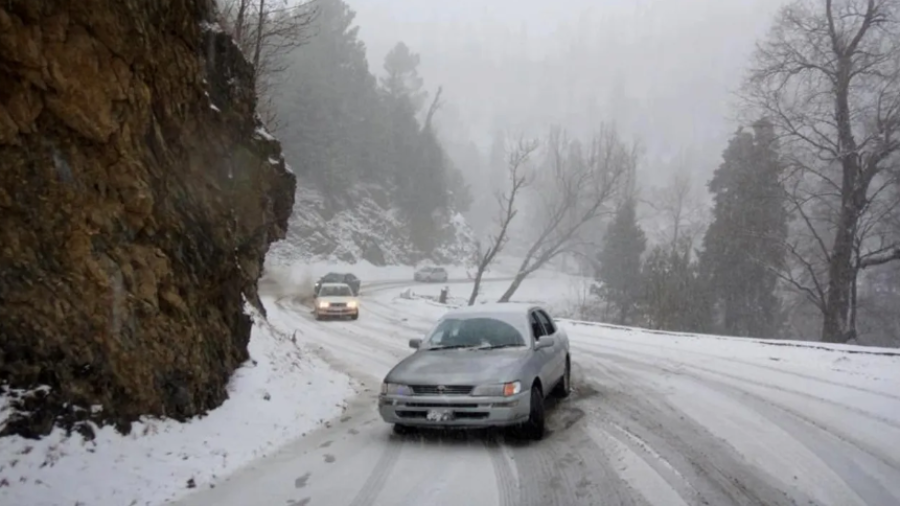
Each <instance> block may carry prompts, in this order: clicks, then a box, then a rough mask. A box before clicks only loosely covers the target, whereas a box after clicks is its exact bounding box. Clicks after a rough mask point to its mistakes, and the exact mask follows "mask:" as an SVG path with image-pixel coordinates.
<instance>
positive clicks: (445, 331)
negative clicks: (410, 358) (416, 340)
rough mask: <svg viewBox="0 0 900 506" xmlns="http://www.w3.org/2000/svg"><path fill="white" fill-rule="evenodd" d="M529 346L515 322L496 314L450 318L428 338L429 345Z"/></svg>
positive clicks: (454, 346) (434, 346)
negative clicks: (502, 318) (504, 319)
mask: <svg viewBox="0 0 900 506" xmlns="http://www.w3.org/2000/svg"><path fill="white" fill-rule="evenodd" d="M501 346H502V347H506V346H525V339H523V338H522V333H521V332H520V331H519V330H518V329H516V328H515V327H514V326H513V325H511V324H510V323H508V322H505V321H503V320H499V319H497V318H492V317H475V318H447V319H445V320H443V321H441V322H440V323H439V324H438V325H437V327H435V329H434V330H433V331H432V332H431V335H430V336H428V339H426V340H425V348H430V349H442V348H494V347H501Z"/></svg>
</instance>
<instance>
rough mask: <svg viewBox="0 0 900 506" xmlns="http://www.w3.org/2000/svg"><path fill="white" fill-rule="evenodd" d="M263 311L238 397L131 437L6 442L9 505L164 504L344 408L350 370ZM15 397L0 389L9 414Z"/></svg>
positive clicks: (61, 436)
mask: <svg viewBox="0 0 900 506" xmlns="http://www.w3.org/2000/svg"><path fill="white" fill-rule="evenodd" d="M254 319H255V320H256V324H255V326H254V328H253V332H252V334H251V338H250V345H249V351H250V356H251V361H250V362H248V363H246V364H244V365H243V366H242V367H241V368H240V369H238V370H237V371H236V372H235V374H234V376H233V377H232V379H231V383H230V385H229V395H230V398H229V399H228V400H227V401H226V402H225V403H224V404H223V405H222V406H221V407H219V408H218V409H216V410H214V411H212V412H210V413H209V414H208V415H207V416H205V417H202V418H196V419H194V420H191V421H189V422H188V423H184V424H182V423H178V422H175V421H172V420H156V419H145V420H143V421H141V422H139V423H136V424H134V427H133V430H132V432H131V434H129V435H127V436H123V435H121V434H118V433H117V432H115V430H114V429H112V428H110V427H104V428H96V427H95V432H96V439H95V440H94V441H90V442H85V441H84V440H83V439H82V437H81V436H80V435H77V434H74V435H72V436H66V434H65V433H64V432H63V431H62V430H59V429H57V430H56V431H54V432H53V433H52V434H50V435H49V436H47V437H46V438H44V439H42V440H40V441H33V440H27V439H23V438H19V437H11V438H4V439H2V440H0V441H2V443H0V504H4V505H10V506H12V505H23V506H24V505H29V506H51V505H54V506H55V505H62V504H65V505H73V504H76V505H90V506H106V505H109V506H123V505H130V504H135V505H137V504H141V505H145V504H146V505H156V504H162V503H163V502H165V501H167V500H169V499H171V498H174V497H177V496H180V495H183V494H185V493H187V492H189V491H190V489H191V488H193V487H210V486H213V485H214V484H215V483H216V481H217V480H219V479H221V478H224V477H225V476H226V475H228V474H230V473H232V472H234V471H235V470H237V469H238V468H240V467H241V466H243V465H245V464H247V463H248V462H250V461H252V460H254V459H257V458H259V457H261V456H264V455H267V454H271V453H273V452H275V451H276V450H277V449H278V448H279V447H281V446H283V445H284V444H285V443H287V442H289V441H291V440H293V439H296V438H298V437H301V436H302V435H304V434H305V433H306V432H308V431H310V430H312V429H314V428H316V426H317V425H319V424H321V423H322V422H324V421H326V420H329V419H331V418H333V417H335V416H338V415H340V413H341V412H342V410H343V408H344V400H345V399H346V398H347V397H349V396H350V395H352V393H353V392H352V388H351V386H350V380H349V378H348V377H347V376H345V375H343V374H340V373H337V372H335V371H334V370H332V369H330V368H329V367H328V366H327V365H326V364H325V363H324V362H322V361H321V360H319V359H318V358H316V357H314V356H313V355H312V354H310V353H307V352H306V350H305V349H304V348H303V347H301V346H299V345H298V344H297V343H295V342H293V340H292V336H290V335H286V334H284V333H282V332H279V331H278V330H277V329H276V328H274V327H273V326H272V325H270V324H269V322H267V321H265V320H264V319H262V318H260V317H259V316H258V315H256V314H254ZM5 405H6V403H5V401H4V399H3V398H2V397H0V416H2V415H3V414H4V412H3V410H2V407H3V406H5ZM2 421H3V420H2V419H0V425H2Z"/></svg>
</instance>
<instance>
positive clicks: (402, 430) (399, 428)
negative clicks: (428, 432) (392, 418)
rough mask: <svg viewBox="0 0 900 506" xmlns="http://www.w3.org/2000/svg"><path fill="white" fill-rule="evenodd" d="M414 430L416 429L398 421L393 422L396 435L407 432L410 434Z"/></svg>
mask: <svg viewBox="0 0 900 506" xmlns="http://www.w3.org/2000/svg"><path fill="white" fill-rule="evenodd" d="M415 431H416V429H414V428H413V427H410V426H409V425H403V424H400V423H395V424H394V434H397V435H398V436H406V435H408V434H412V433H413V432H415Z"/></svg>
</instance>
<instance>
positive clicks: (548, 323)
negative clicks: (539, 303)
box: [535, 309, 556, 335]
mask: <svg viewBox="0 0 900 506" xmlns="http://www.w3.org/2000/svg"><path fill="white" fill-rule="evenodd" d="M535 313H537V316H538V319H539V320H540V321H541V323H542V324H543V325H544V328H546V329H547V334H548V335H553V334H556V325H554V324H553V319H552V318H550V315H548V314H547V313H546V312H545V311H543V310H542V309H538V310H537V311H535Z"/></svg>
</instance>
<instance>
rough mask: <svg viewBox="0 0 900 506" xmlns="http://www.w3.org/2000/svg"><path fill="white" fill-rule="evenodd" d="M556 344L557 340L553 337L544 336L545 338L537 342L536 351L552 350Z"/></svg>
mask: <svg viewBox="0 0 900 506" xmlns="http://www.w3.org/2000/svg"><path fill="white" fill-rule="evenodd" d="M554 344H556V339H554V338H553V337H551V336H544V337H542V338H540V339H538V340H537V341H535V343H534V349H536V350H542V349H544V348H551V347H553V345H554Z"/></svg>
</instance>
